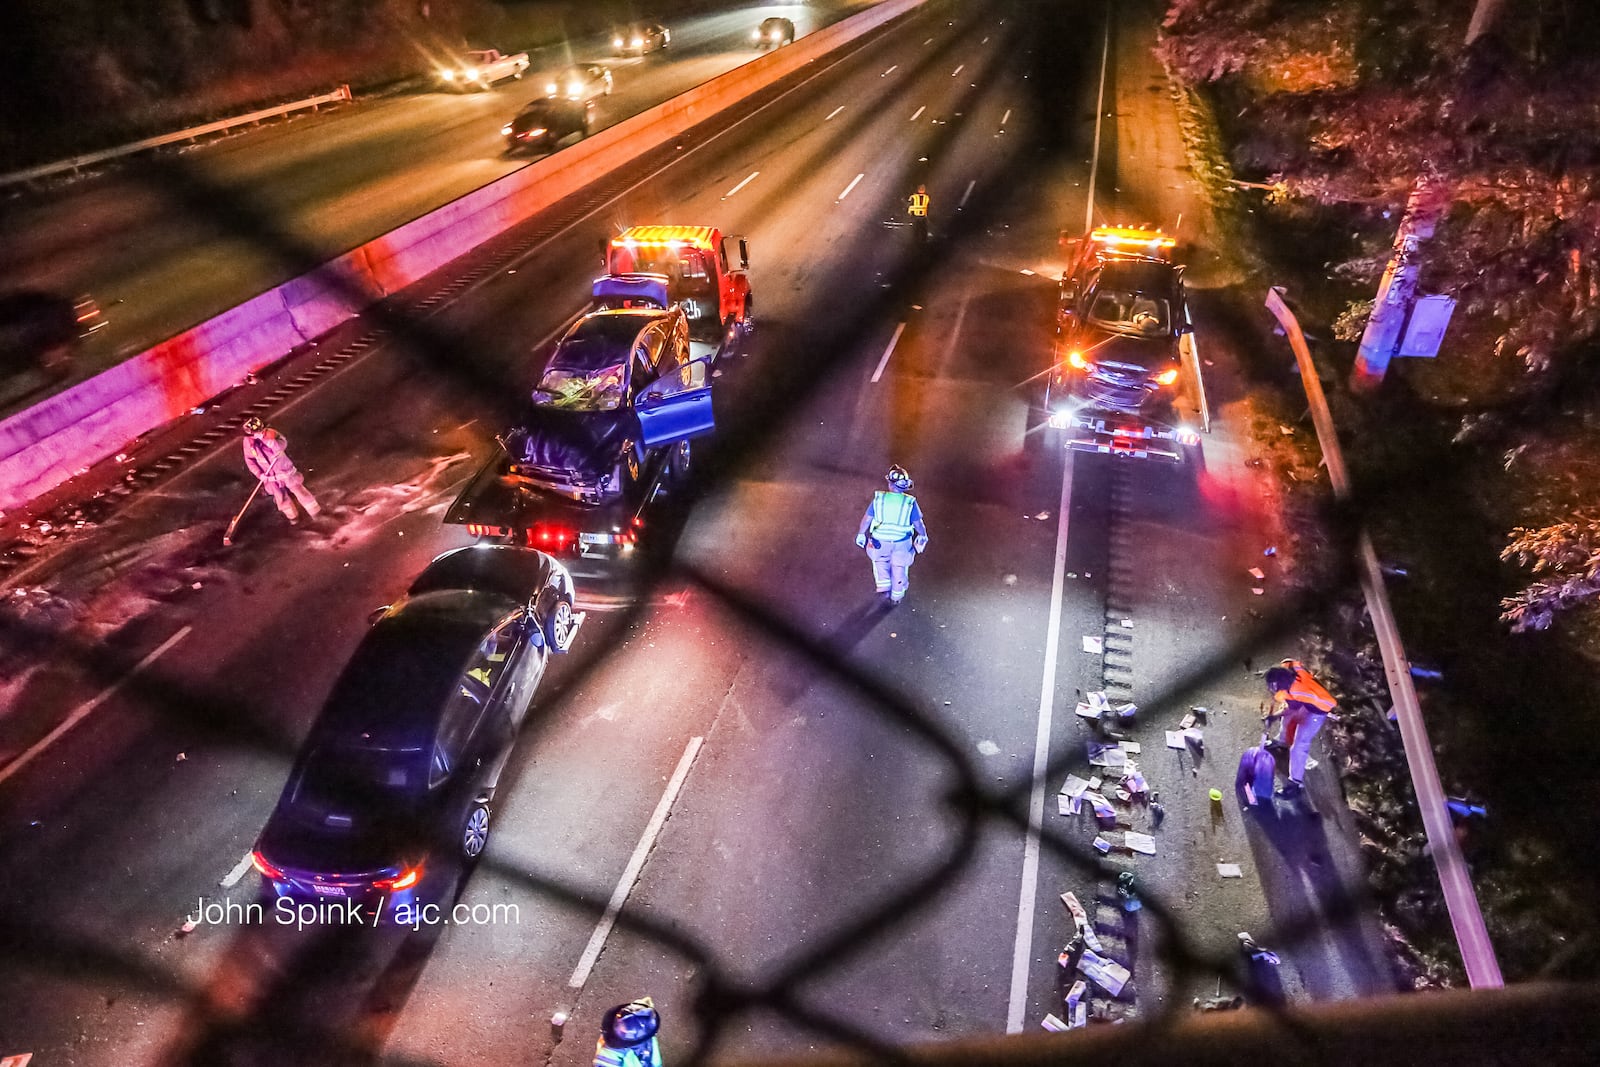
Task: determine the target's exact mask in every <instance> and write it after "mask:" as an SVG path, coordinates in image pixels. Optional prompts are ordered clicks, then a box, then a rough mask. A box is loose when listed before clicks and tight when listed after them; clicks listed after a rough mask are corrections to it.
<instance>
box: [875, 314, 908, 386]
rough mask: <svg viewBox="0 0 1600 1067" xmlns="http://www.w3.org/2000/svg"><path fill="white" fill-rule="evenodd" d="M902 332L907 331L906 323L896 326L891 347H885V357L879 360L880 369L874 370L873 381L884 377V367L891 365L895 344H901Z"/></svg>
mask: <svg viewBox="0 0 1600 1067" xmlns="http://www.w3.org/2000/svg"><path fill="white" fill-rule="evenodd" d="M902 333H906V323H901V325H898V326H894V336H893V338H890V347H886V349H883V358H882V360H878V370H875V371H872V381H878V379H880V378H883V368H886V366H888V365H890V357H891V355H894V346H896V344H899V336H901V334H902Z"/></svg>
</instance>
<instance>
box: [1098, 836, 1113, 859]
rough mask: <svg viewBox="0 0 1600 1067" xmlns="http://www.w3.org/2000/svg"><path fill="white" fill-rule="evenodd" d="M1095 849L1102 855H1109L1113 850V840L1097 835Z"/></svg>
mask: <svg viewBox="0 0 1600 1067" xmlns="http://www.w3.org/2000/svg"><path fill="white" fill-rule="evenodd" d="M1094 850H1095V851H1096V852H1098V853H1100V855H1102V856H1105V855H1108V854H1109V853H1110V852H1111V842H1110V841H1107V840H1106V839H1105V838H1103V837H1096V838H1095V839H1094Z"/></svg>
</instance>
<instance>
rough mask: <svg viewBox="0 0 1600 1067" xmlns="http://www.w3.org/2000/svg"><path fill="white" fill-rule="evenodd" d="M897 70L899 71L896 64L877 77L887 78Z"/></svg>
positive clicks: (898, 66) (898, 65)
mask: <svg viewBox="0 0 1600 1067" xmlns="http://www.w3.org/2000/svg"><path fill="white" fill-rule="evenodd" d="M899 69H900V64H898V63H896V64H895V65H894V66H892V67H890V68H889V69H888V70H886V71H884V72H883V73H882V74H880V75H878V77H880V78H887V77H888V76H889V75H891V74H893V73H894V72H895V71H897V70H899Z"/></svg>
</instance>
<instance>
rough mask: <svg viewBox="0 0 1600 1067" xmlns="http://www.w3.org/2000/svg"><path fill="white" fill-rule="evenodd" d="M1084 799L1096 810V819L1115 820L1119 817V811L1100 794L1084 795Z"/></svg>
mask: <svg viewBox="0 0 1600 1067" xmlns="http://www.w3.org/2000/svg"><path fill="white" fill-rule="evenodd" d="M1083 799H1085V800H1087V801H1088V802H1089V805H1090V806H1091V807H1093V808H1094V813H1095V817H1096V818H1100V819H1114V818H1116V817H1117V809H1116V808H1113V807H1112V806H1111V801H1109V800H1107V799H1106V798H1105V797H1103V796H1101V795H1100V794H1099V793H1084V794H1083Z"/></svg>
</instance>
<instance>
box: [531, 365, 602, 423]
mask: <svg viewBox="0 0 1600 1067" xmlns="http://www.w3.org/2000/svg"><path fill="white" fill-rule="evenodd" d="M622 374H623V365H622V364H620V363H618V364H616V365H615V366H611V367H604V368H602V369H600V370H597V371H586V370H576V369H573V368H569V367H551V368H550V369H549V370H547V371H545V372H544V377H543V378H541V379H539V384H538V386H537V387H536V388H535V389H534V390H533V402H534V403H535V404H537V405H539V406H540V407H547V408H565V409H567V410H569V411H615V410H616V409H617V408H619V407H621V406H622V400H623V396H622V392H623V390H622V385H623V382H622Z"/></svg>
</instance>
